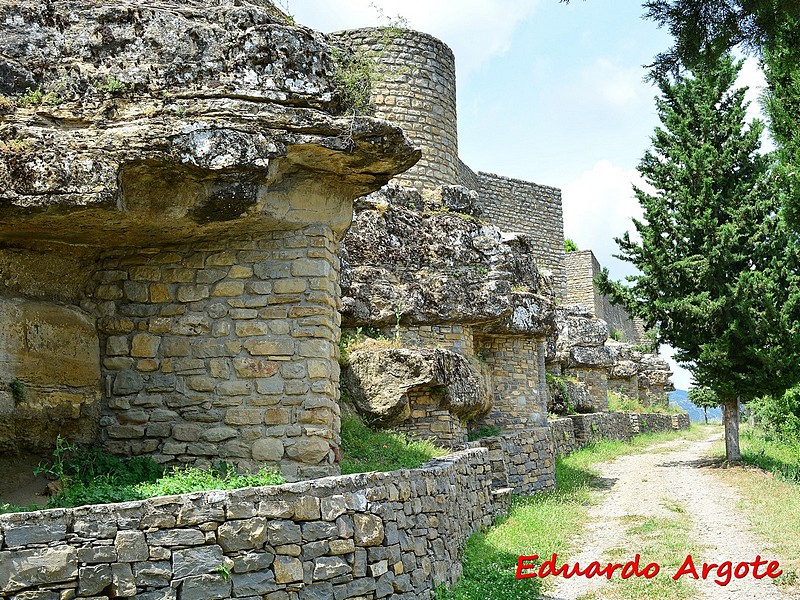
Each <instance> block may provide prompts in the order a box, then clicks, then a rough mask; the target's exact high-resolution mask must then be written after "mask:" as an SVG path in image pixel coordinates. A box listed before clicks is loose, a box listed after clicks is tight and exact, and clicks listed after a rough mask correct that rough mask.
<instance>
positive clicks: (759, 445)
mask: <svg viewBox="0 0 800 600" xmlns="http://www.w3.org/2000/svg"><path fill="white" fill-rule="evenodd" d="M740 444H741V451H742V459H743V461H744V462H745V466H736V467H728V468H724V469H714V471H713V472H714V473H715V474H716V475H717V476H718V477H720V478H721V479H722V480H723V481H725V482H726V483H728V484H730V485H732V486H733V487H735V488H736V490H737V491H738V492H739V495H740V497H741V500H740V501H739V505H738V508H739V510H741V511H742V512H743V513H744V514H745V515H746V516H747V518H748V520H749V521H750V523H751V524H752V526H753V527H754V529H755V530H756V533H758V534H759V535H760V536H761V537H762V538H763V539H764V540H766V541H767V542H768V543H769V545H770V549H771V550H772V551H774V552H775V553H776V554H777V555H778V556H781V557H783V558H784V559H785V561H781V567H782V569H783V572H784V574H783V576H781V577H780V578H778V579H777V580H776V582H779V583H781V584H784V585H793V586H796V585H797V583H798V579H799V577H798V575H800V519H798V518H797V515H800V480H798V478H797V477H796V474H797V472H798V469H800V448H798V443H797V442H796V441H794V442H793V441H785V442H780V441H777V440H768V439H766V438H765V437H764V434H763V432H761V431H760V430H755V431H754V430H752V429H750V428H748V427H742V429H741V432H740ZM712 452H713V453H714V455H716V456H717V457H718V458H719V462H720V463H721V464H722V463H723V461H724V457H725V447H724V443H723V442H722V441H720V442H719V443H718V444H717V445H716V446H715V447H714V449H713V451H712ZM795 592H796V593H797V594H798V595H800V589H795ZM792 597H797V596H792Z"/></svg>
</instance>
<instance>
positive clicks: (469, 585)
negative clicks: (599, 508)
mask: <svg viewBox="0 0 800 600" xmlns="http://www.w3.org/2000/svg"><path fill="white" fill-rule="evenodd" d="M707 435H708V428H697V427H694V426H693V427H692V428H691V429H690V430H689V431H688V432H686V431H683V432H678V431H673V432H666V433H655V434H645V435H640V436H637V437H635V438H634V439H633V440H632V441H630V442H625V441H619V440H604V441H601V442H598V443H596V444H592V445H590V446H587V447H586V448H583V449H581V450H578V451H576V452H573V453H572V454H569V455H567V456H563V457H558V458H556V483H557V486H556V489H555V490H554V491H552V492H546V493H542V494H536V495H534V496H527V497H516V498H514V500H513V502H512V505H511V508H510V510H509V514H508V516H507V517H506V518H505V519H503V520H501V521H499V522H498V523H497V524H496V525H495V526H494V527H492V528H491V529H489V530H488V531H485V532H479V533H476V534H474V535H473V536H472V537H470V539H469V540H468V542H467V547H466V550H465V553H464V562H463V565H464V572H463V576H462V578H461V579H460V580H459V581H458V583H456V585H454V586H453V587H452V588H450V589H448V588H446V587H444V586H441V587H439V588H437V590H436V598H437V600H517V599H518V598H536V597H538V593H539V592H540V591H541V585H542V582H541V581H540V580H539V579H536V578H530V579H520V580H518V579H516V566H517V558H518V557H519V556H522V555H525V556H531V555H534V554H538V555H539V556H540V559H539V560H538V561H537V564H540V563H541V561H543V560H546V559H548V558H549V557H550V556H551V555H552V554H553V553H554V552H555V553H557V554H558V557H559V562H561V561H562V560H563V561H565V560H567V559H568V558H569V556H568V550H569V548H570V544H571V542H572V540H573V536H574V535H575V534H576V532H580V531H581V530H582V529H583V527H584V525H585V524H586V522H587V521H588V518H589V514H588V508H587V507H588V506H590V505H591V504H594V503H596V502H597V501H598V500H599V498H600V495H601V491H602V490H604V489H605V488H604V485H603V484H602V482H601V481H599V479H598V475H599V473H598V471H597V470H596V468H595V465H597V464H598V463H601V462H607V461H610V460H613V459H615V458H618V457H619V456H623V455H625V454H634V453H637V452H640V451H641V450H642V449H643V448H646V447H648V446H652V445H654V444H659V443H663V442H669V441H672V440H677V439H683V438H687V439H703V438H705V437H707ZM681 518H682V517H681ZM679 520H680V519H678V521H679ZM675 548H677V546H675ZM685 557H686V555H685V554H684V555H683V556H682V557H681V558H685ZM638 597H639V598H645V597H658V596H638Z"/></svg>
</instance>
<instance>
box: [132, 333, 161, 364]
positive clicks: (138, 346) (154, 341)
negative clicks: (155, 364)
mask: <svg viewBox="0 0 800 600" xmlns="http://www.w3.org/2000/svg"><path fill="white" fill-rule="evenodd" d="M160 344H161V338H160V337H159V336H155V335H150V334H149V333H137V334H136V335H134V336H133V340H132V343H131V356H135V357H137V358H154V357H155V356H157V355H158V347H159V346H160Z"/></svg>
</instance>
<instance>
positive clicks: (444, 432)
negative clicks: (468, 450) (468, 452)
mask: <svg viewBox="0 0 800 600" xmlns="http://www.w3.org/2000/svg"><path fill="white" fill-rule="evenodd" d="M436 392H437V391H436V390H432V389H417V390H409V391H408V392H407V395H408V404H409V407H410V408H411V415H410V416H409V418H408V419H406V420H405V421H403V422H402V423H399V424H397V425H395V426H394V427H393V429H394V430H396V431H399V432H401V433H405V434H407V435H408V436H409V437H412V438H414V439H417V440H432V441H433V442H434V443H435V444H436V445H437V446H441V447H443V448H451V449H452V448H455V447H457V446H461V445H463V444H464V443H465V442H466V441H467V429H466V427H465V425H464V423H463V422H462V421H461V419H460V418H459V417H458V415H454V414H453V413H451V412H450V411H449V410H447V409H444V408H442V407H441V398H439V397H438V396H439V394H437V393H436Z"/></svg>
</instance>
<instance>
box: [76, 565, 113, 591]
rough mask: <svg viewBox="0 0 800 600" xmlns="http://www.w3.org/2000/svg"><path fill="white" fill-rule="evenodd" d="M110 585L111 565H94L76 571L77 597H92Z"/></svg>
mask: <svg viewBox="0 0 800 600" xmlns="http://www.w3.org/2000/svg"><path fill="white" fill-rule="evenodd" d="M109 585H111V565H95V566H91V567H81V568H80V569H78V595H79V596H94V595H96V594H100V593H101V592H102V591H103V590H104V589H105V588H106V587H108V586H109Z"/></svg>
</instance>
